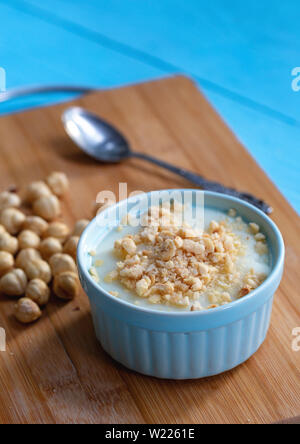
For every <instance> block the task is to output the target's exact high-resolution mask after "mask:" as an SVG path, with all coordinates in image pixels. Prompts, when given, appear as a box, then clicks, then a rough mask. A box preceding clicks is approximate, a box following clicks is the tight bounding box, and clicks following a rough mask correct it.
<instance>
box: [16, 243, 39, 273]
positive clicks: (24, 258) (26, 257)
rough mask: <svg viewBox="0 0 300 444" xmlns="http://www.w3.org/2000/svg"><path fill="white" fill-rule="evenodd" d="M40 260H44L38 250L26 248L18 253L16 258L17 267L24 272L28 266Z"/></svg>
mask: <svg viewBox="0 0 300 444" xmlns="http://www.w3.org/2000/svg"><path fill="white" fill-rule="evenodd" d="M38 259H42V257H41V255H40V253H39V251H38V250H35V249H34V248H25V249H24V250H21V251H20V252H19V253H18V255H17V258H16V266H17V267H18V268H22V270H24V269H25V266H26V264H28V263H29V262H32V261H34V260H38Z"/></svg>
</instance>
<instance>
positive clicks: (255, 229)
mask: <svg viewBox="0 0 300 444" xmlns="http://www.w3.org/2000/svg"><path fill="white" fill-rule="evenodd" d="M249 228H250V230H251V232H252V233H253V234H257V233H258V232H259V225H257V224H256V223H254V222H250V223H249Z"/></svg>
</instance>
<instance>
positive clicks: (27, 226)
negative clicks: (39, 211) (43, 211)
mask: <svg viewBox="0 0 300 444" xmlns="http://www.w3.org/2000/svg"><path fill="white" fill-rule="evenodd" d="M23 229H24V230H30V231H34V232H35V233H36V234H37V235H38V236H40V237H42V236H43V234H44V233H45V232H46V231H47V229H48V222H46V221H45V220H44V219H42V218H41V217H39V216H27V217H26V219H25V222H24V224H23Z"/></svg>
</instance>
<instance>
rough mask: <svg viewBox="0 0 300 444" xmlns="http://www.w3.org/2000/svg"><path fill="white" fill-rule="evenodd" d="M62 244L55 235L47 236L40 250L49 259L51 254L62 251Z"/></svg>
mask: <svg viewBox="0 0 300 444" xmlns="http://www.w3.org/2000/svg"><path fill="white" fill-rule="evenodd" d="M62 249H63V247H62V244H61V242H60V241H59V240H58V239H56V238H55V237H47V238H46V239H44V240H42V242H41V245H40V252H41V254H42V257H43V259H45V260H46V261H48V260H49V259H50V257H51V256H53V255H54V254H57V253H62Z"/></svg>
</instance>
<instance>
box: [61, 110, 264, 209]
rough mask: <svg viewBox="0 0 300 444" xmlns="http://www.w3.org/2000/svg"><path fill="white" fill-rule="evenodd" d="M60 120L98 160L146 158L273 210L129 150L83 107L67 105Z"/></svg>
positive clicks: (261, 204)
mask: <svg viewBox="0 0 300 444" xmlns="http://www.w3.org/2000/svg"><path fill="white" fill-rule="evenodd" d="M62 121H63V124H64V127H65V130H66V132H67V133H68V135H69V136H70V137H71V139H72V140H73V141H74V142H75V143H76V145H78V146H79V147H80V148H81V149H82V150H83V151H84V152H85V153H86V154H88V155H89V156H91V157H93V158H94V159H96V160H97V161H101V162H110V163H111V162H114V163H117V162H121V161H122V160H125V159H128V158H130V157H137V158H139V159H144V160H148V161H149V162H152V163H154V164H155V165H158V166H160V167H162V168H166V169H167V170H169V171H172V172H173V173H175V174H178V175H179V176H181V177H184V178H185V179H187V180H189V181H191V182H193V183H195V184H196V185H198V186H200V187H201V188H202V189H204V190H209V191H216V192H218V193H223V194H229V195H230V196H235V197H238V198H240V199H243V200H245V201H247V202H249V203H251V204H252V205H255V206H256V207H258V208H259V209H260V210H262V211H264V212H265V213H266V214H270V213H271V212H272V208H271V207H270V206H269V205H268V204H267V203H266V202H264V201H262V200H260V199H258V198H256V197H255V196H252V195H251V194H249V193H243V192H240V191H237V190H234V189H233V188H227V187H224V185H221V184H219V183H217V182H212V181H210V180H207V179H205V178H204V177H201V176H199V175H197V174H195V173H192V172H190V171H187V170H185V169H183V168H178V167H176V166H174V165H171V164H169V163H167V162H164V161H162V160H159V159H156V158H155V157H153V156H150V155H148V154H144V153H138V152H135V151H132V150H131V148H130V145H129V143H128V141H127V140H126V139H125V137H124V136H123V135H122V134H121V133H120V132H119V131H118V130H117V129H116V128H114V127H113V126H112V125H110V124H109V123H107V122H105V121H104V120H102V119H100V118H99V117H98V116H96V115H95V114H92V113H90V112H88V111H86V110H85V109H83V108H79V107H71V108H68V109H67V110H66V111H65V112H64V113H63V115H62Z"/></svg>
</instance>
